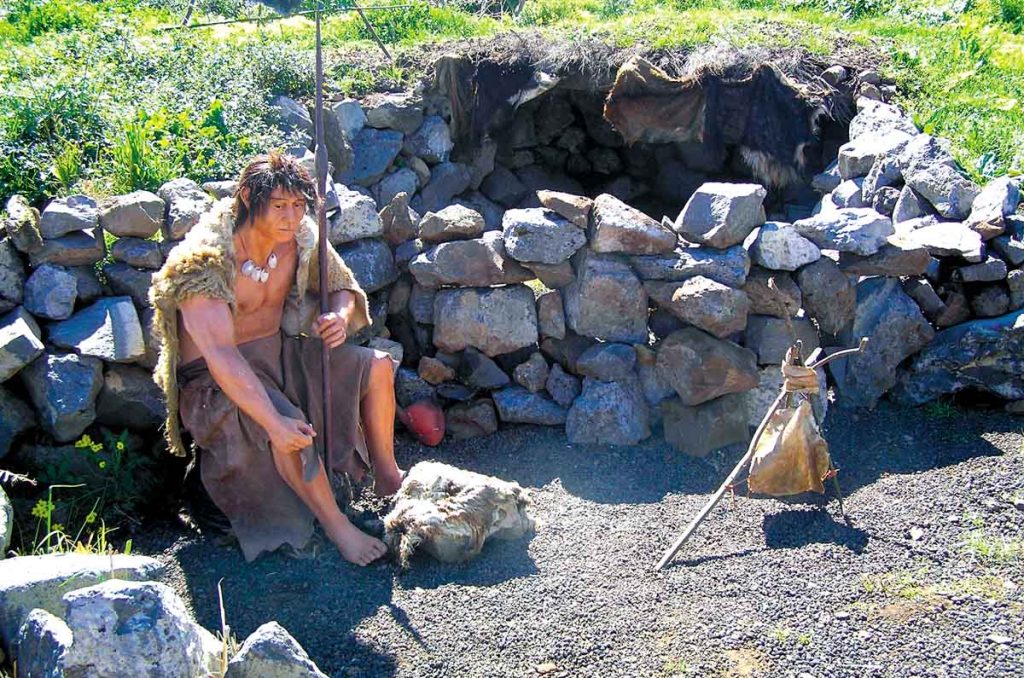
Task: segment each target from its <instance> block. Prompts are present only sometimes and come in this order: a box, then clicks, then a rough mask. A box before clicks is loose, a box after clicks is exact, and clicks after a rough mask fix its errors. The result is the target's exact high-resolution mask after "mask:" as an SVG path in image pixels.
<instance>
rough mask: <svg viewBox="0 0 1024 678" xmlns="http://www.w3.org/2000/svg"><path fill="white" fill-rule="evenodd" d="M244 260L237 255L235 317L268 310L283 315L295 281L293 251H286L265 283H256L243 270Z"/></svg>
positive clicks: (270, 312) (243, 316) (248, 315)
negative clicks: (282, 311) (285, 303)
mask: <svg viewBox="0 0 1024 678" xmlns="http://www.w3.org/2000/svg"><path fill="white" fill-rule="evenodd" d="M243 263H244V262H243V261H241V260H240V258H239V257H236V258H235V318H236V320H237V319H241V318H246V317H250V316H253V315H260V314H264V313H269V314H272V315H280V312H281V309H282V308H283V307H284V302H285V299H287V297H288V292H289V291H290V290H291V288H292V285H293V284H294V283H295V266H296V258H295V256H294V253H289V252H286V253H283V254H282V256H280V257H279V259H278V265H277V268H275V269H273V270H271V271H270V275H269V277H268V278H267V281H266V282H257V281H255V280H253V279H252V278H249V277H248V276H246V275H244V274H243V273H242V264H243Z"/></svg>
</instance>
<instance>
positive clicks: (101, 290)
mask: <svg viewBox="0 0 1024 678" xmlns="http://www.w3.org/2000/svg"><path fill="white" fill-rule="evenodd" d="M68 272H69V273H71V275H73V276H75V280H76V281H77V285H78V287H77V289H78V303H79V304H91V303H92V302H94V301H96V300H97V299H99V298H100V297H102V296H103V295H104V294H105V293H106V292H107V291H108V290H107V289H106V288H105V287H104V285H103V284H102V283H101V282H100V281H99V278H97V277H96V268H95V267H93V266H72V267H71V268H69V269H68Z"/></svg>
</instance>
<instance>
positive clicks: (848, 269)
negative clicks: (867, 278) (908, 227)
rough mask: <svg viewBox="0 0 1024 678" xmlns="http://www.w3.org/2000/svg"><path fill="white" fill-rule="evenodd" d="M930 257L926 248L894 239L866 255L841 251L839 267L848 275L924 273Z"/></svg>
mask: <svg viewBox="0 0 1024 678" xmlns="http://www.w3.org/2000/svg"><path fill="white" fill-rule="evenodd" d="M931 259H932V258H931V254H929V252H928V250H927V249H925V248H923V247H913V246H910V245H908V244H906V243H905V242H903V241H901V240H896V241H894V242H891V243H889V244H886V245H883V246H882V248H881V249H880V250H878V252H876V253H875V254H872V255H870V256H867V257H862V256H858V255H856V254H850V253H849V252H843V253H841V254H840V255H839V268H840V269H841V270H842V271H843V272H844V273H848V274H849V275H889V276H904V275H924V272H925V271H926V270H927V269H928V265H929V264H930V263H931Z"/></svg>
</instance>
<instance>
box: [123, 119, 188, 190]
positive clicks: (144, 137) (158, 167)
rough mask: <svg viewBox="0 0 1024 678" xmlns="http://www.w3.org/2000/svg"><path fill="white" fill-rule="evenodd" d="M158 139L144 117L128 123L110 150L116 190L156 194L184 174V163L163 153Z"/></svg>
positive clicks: (148, 121)
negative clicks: (158, 145)
mask: <svg viewBox="0 0 1024 678" xmlns="http://www.w3.org/2000/svg"><path fill="white" fill-rule="evenodd" d="M154 142H155V139H154V127H153V125H152V124H150V119H149V118H148V116H146V115H145V114H142V115H141V116H140V117H139V118H138V119H136V120H131V121H129V122H127V123H125V125H124V127H123V128H122V130H121V133H120V134H119V135H118V136H117V137H116V138H115V141H114V144H113V145H112V147H111V149H110V158H111V165H112V170H113V184H114V190H116V191H120V192H123V193H128V192H130V191H134V190H138V189H146V190H151V191H152V190H156V189H157V188H159V187H160V186H161V185H162V184H163V183H164V182H167V181H169V180H171V179H173V178H175V177H176V176H178V174H179V173H180V171H181V164H180V162H179V161H178V160H177V159H175V158H171V157H169V155H168V154H166V153H161V152H160V151H159V150H158V149H157V147H156V145H155V143H154Z"/></svg>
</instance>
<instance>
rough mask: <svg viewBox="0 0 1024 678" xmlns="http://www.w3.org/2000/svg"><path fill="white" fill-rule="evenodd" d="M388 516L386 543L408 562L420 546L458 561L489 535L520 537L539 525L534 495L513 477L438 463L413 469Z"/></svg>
mask: <svg viewBox="0 0 1024 678" xmlns="http://www.w3.org/2000/svg"><path fill="white" fill-rule="evenodd" d="M395 498H396V503H395V506H394V508H393V509H392V510H391V512H390V513H389V514H388V515H387V516H385V518H384V543H385V544H387V546H388V549H389V550H390V552H391V553H392V554H393V555H394V556H396V557H397V558H398V560H399V562H400V563H401V565H402V566H403V567H408V565H409V559H410V558H411V557H412V555H413V553H415V552H416V550H418V549H421V548H422V549H423V550H424V551H426V552H427V553H429V554H430V555H431V556H433V557H434V558H436V559H438V560H440V561H442V562H446V563H455V562H461V561H465V560H470V559H472V558H474V557H476V556H477V555H478V554H479V553H480V550H481V549H482V548H483V546H484V542H485V541H486V540H487V539H488V538H489V537H495V538H497V539H518V538H520V537H522V536H523V535H525V534H527V533H528V532H532V531H533V529H534V522H533V520H532V519H531V518H530V517H529V516H528V515H527V514H526V508H527V507H528V506H529V505H530V497H529V494H528V493H527V492H526V490H524V489H523V488H522V487H520V486H519V484H518V483H513V482H508V481H505V480H501V479H499V478H494V477H492V476H485V475H482V474H480V473H473V472H472V471H464V470H462V469H459V468H455V467H454V466H449V465H447V464H441V463H439V462H433V461H425V462H420V463H419V464H416V465H415V466H413V467H412V469H410V470H409V473H408V474H407V475H406V477H405V480H404V481H403V482H402V487H401V488H400V489H399V490H398V492H397V494H396V495H395Z"/></svg>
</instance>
